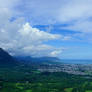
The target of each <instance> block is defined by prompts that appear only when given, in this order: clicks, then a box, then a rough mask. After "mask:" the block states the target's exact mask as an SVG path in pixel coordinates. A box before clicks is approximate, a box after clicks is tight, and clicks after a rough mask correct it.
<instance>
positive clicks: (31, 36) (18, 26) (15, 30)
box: [0, 18, 61, 57]
mask: <svg viewBox="0 0 92 92" xmlns="http://www.w3.org/2000/svg"><path fill="white" fill-rule="evenodd" d="M60 38H61V35H58V34H51V33H48V32H45V31H41V30H39V29H37V28H33V27H32V26H30V24H29V23H25V21H24V19H23V18H19V19H17V20H15V21H13V22H11V21H9V19H7V22H4V25H3V26H2V27H1V28H0V47H1V48H4V49H6V50H7V51H9V52H10V53H12V55H31V56H36V57H37V56H51V55H50V54H49V53H51V52H53V51H57V52H58V48H55V47H52V46H49V45H46V44H44V42H46V41H49V40H58V39H60ZM56 54H57V55H58V54H59V53H56ZM57 55H56V56H57ZM54 56H55V55H54Z"/></svg>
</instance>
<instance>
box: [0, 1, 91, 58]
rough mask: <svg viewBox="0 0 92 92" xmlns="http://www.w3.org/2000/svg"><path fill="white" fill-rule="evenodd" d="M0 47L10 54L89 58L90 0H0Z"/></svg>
mask: <svg viewBox="0 0 92 92" xmlns="http://www.w3.org/2000/svg"><path fill="white" fill-rule="evenodd" d="M0 47H1V48H3V49H5V50H6V51H8V52H9V53H10V54H11V55H13V56H32V57H44V56H48V57H59V58H61V59H92V0H0Z"/></svg>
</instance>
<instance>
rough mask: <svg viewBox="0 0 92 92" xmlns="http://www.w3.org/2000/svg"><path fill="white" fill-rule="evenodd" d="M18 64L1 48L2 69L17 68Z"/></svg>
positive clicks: (0, 61) (0, 62) (0, 63)
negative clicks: (7, 67)
mask: <svg viewBox="0 0 92 92" xmlns="http://www.w3.org/2000/svg"><path fill="white" fill-rule="evenodd" d="M17 64H18V62H17V61H16V60H15V59H14V58H13V57H12V56H11V55H10V54H9V53H8V52H6V51H5V50H3V49H2V48H0V67H3V66H5V67H6V66H15V65H17Z"/></svg>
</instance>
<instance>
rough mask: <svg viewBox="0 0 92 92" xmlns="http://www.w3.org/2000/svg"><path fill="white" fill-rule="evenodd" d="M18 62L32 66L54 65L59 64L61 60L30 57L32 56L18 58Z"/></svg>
mask: <svg viewBox="0 0 92 92" xmlns="http://www.w3.org/2000/svg"><path fill="white" fill-rule="evenodd" d="M16 59H17V60H18V61H21V62H23V61H24V62H25V63H26V64H27V63H28V64H31V63H40V64H44V63H45V64H46V63H48V64H52V63H57V62H60V61H61V60H60V59H59V58H57V57H30V56H20V57H16Z"/></svg>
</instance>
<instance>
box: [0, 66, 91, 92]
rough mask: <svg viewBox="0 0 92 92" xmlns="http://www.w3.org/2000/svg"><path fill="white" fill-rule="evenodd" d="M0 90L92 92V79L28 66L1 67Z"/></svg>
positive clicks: (19, 91)
mask: <svg viewBox="0 0 92 92" xmlns="http://www.w3.org/2000/svg"><path fill="white" fill-rule="evenodd" d="M0 92H92V80H91V78H90V76H89V78H86V76H77V75H72V74H67V73H64V72H54V73H50V72H39V71H37V70H36V69H33V68H30V67H28V66H20V67H16V68H0Z"/></svg>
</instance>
